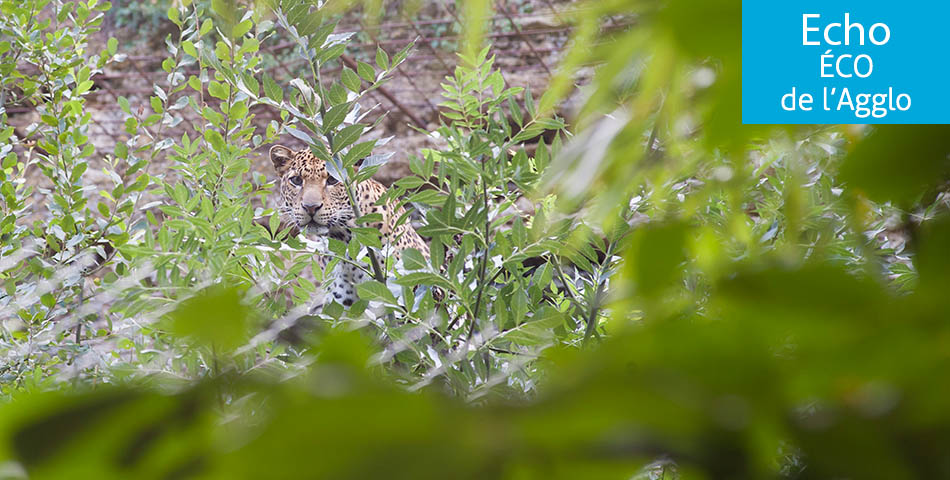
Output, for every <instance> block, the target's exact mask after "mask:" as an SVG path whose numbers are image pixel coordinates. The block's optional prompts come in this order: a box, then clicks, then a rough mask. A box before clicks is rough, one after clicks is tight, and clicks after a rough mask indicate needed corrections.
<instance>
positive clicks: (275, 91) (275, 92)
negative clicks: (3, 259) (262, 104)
mask: <svg viewBox="0 0 950 480" xmlns="http://www.w3.org/2000/svg"><path fill="white" fill-rule="evenodd" d="M263 76H264V95H266V96H267V98H269V99H271V100H273V101H275V102H277V103H280V102H282V101H284V91H283V90H282V89H281V88H280V85H277V82H275V81H274V79H273V78H271V76H270V75H268V74H266V73H264V74H263Z"/></svg>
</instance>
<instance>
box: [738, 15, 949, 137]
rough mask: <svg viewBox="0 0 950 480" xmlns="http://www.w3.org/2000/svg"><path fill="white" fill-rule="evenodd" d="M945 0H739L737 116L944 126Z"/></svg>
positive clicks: (762, 120) (749, 120)
mask: <svg viewBox="0 0 950 480" xmlns="http://www.w3.org/2000/svg"><path fill="white" fill-rule="evenodd" d="M948 21H950V0H917V1H914V0H910V1H906V2H893V1H886V2H885V1H883V0H860V1H857V0H852V1H844V0H804V1H781V0H778V1H776V0H743V2H742V122H743V123H746V124H831V123H871V124H925V123H926V124H935V123H950V61H948V57H950V35H948V31H950V29H948V28H947V22H948Z"/></svg>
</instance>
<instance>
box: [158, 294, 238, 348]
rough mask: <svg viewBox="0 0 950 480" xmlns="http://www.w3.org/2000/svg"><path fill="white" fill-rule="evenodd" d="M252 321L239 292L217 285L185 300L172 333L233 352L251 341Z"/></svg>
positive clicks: (173, 320) (172, 323) (176, 312)
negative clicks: (250, 328)
mask: <svg viewBox="0 0 950 480" xmlns="http://www.w3.org/2000/svg"><path fill="white" fill-rule="evenodd" d="M252 317H253V312H252V310H251V309H249V308H248V307H247V306H246V305H245V304H244V302H242V301H241V295H240V294H239V292H238V290H237V289H236V288H232V287H228V286H224V285H215V286H212V287H209V288H207V289H205V290H204V291H202V292H199V293H198V294H197V295H195V296H194V297H192V298H189V299H187V300H184V301H183V302H182V303H181V306H179V307H178V308H177V309H176V310H175V311H174V312H173V313H172V315H171V322H170V323H171V324H170V326H169V327H170V328H169V329H170V331H171V332H172V333H174V334H176V335H179V336H182V337H185V338H189V339H192V340H194V341H196V342H198V343H199V344H203V345H207V346H214V347H215V348H220V349H222V350H224V351H232V350H234V349H235V348H237V347H240V346H241V345H243V344H244V343H246V342H247V340H248V339H249V333H250V330H249V327H250V320H251V318H252Z"/></svg>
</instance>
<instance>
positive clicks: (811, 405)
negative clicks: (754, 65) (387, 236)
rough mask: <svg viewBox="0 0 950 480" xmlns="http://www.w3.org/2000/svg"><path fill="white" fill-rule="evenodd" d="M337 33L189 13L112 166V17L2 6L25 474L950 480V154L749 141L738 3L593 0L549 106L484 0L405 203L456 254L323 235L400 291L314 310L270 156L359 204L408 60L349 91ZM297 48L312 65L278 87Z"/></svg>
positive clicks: (381, 65) (3, 215) (295, 2)
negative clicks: (100, 121) (13, 114)
mask: <svg viewBox="0 0 950 480" xmlns="http://www.w3.org/2000/svg"><path fill="white" fill-rule="evenodd" d="M344 3H345V2H344ZM376 3H377V2H364V4H363V8H364V9H366V10H367V11H368V13H367V15H369V16H373V15H374V14H373V12H372V8H373V5H376ZM337 7H340V5H338V4H337V3H332V4H328V5H327V6H324V7H323V8H317V7H316V6H315V5H314V4H313V2H308V1H304V0H282V1H279V2H277V1H272V2H260V3H259V4H257V5H255V6H254V8H251V9H249V8H245V7H241V6H236V5H234V3H233V2H227V1H223V0H222V1H217V0H215V1H212V2H210V3H209V2H194V3H192V2H191V1H188V0H184V1H181V2H176V3H175V4H174V5H173V6H172V7H171V8H170V9H169V10H168V11H167V18H168V21H169V22H170V24H163V26H162V27H161V28H167V29H168V30H169V31H173V32H174V33H172V34H170V36H169V38H168V40H167V42H166V44H167V47H168V56H167V59H166V60H165V61H164V63H163V64H162V68H163V69H164V70H165V72H166V73H167V77H166V82H165V83H164V84H161V85H156V86H155V90H154V96H152V97H151V98H150V99H149V106H150V108H143V109H133V108H132V107H131V106H130V103H129V101H128V100H127V99H125V98H119V100H118V102H117V103H118V105H117V107H118V109H120V110H121V112H123V113H122V118H123V121H124V123H123V124H122V127H121V128H122V129H123V131H124V133H125V138H126V140H125V141H124V142H119V143H118V144H117V145H116V146H115V149H114V151H111V152H102V151H97V150H96V149H95V148H94V147H93V145H92V143H91V142H90V139H89V135H90V126H91V122H92V116H91V113H90V112H89V109H88V107H87V105H86V97H87V95H88V94H89V93H90V91H91V90H93V89H94V87H95V86H96V84H95V80H96V76H97V75H98V74H100V73H101V72H102V71H103V69H104V68H106V66H108V65H109V64H110V63H111V62H112V61H113V60H114V59H115V56H116V55H117V54H118V53H119V52H118V50H119V48H118V43H117V42H116V41H115V40H109V41H108V42H106V44H105V47H104V48H98V47H96V48H93V47H91V46H90V41H91V37H92V35H94V34H95V33H96V32H97V31H98V28H99V27H100V24H101V23H102V21H103V19H104V18H105V17H104V15H105V12H106V11H108V10H109V8H110V5H109V4H108V3H99V2H97V1H96V0H87V1H85V2H70V1H63V0H19V1H15V2H14V1H9V0H2V1H0V13H2V17H0V105H2V107H3V108H4V110H2V111H0V162H2V163H0V182H2V184H0V196H2V200H0V239H2V244H0V284H2V287H3V288H2V292H0V354H2V357H3V359H4V360H3V363H2V364H0V396H2V397H3V405H2V406H0V461H3V463H2V464H0V476H3V477H4V478H301V477H303V478H368V477H386V478H414V479H415V478H612V479H616V478H730V479H732V478H769V477H780V478H862V479H863V478H886V479H895V478H944V477H947V476H950V464H948V463H947V460H946V451H947V448H948V447H950V434H948V432H950V400H948V399H950V394H948V392H945V391H944V390H946V389H945V387H943V386H942V385H943V382H942V381H941V380H940V379H941V378H942V374H943V373H944V372H946V371H948V368H950V356H948V355H947V351H948V350H947V345H946V344H947V339H948V338H950V324H948V323H947V320H948V318H950V315H948V314H950V308H948V302H947V299H946V293H945V292H946V291H947V289H948V288H950V254H948V253H947V250H946V247H947V246H948V245H950V219H948V218H947V212H946V210H947V205H948V193H947V186H948V180H950V175H948V174H950V162H948V158H950V157H948V153H950V140H947V139H950V135H948V134H950V131H948V130H950V129H948V128H947V127H944V126H902V127H897V126H891V127H883V126H882V127H874V128H867V127H845V126H828V127H787V126H771V127H769V126H744V125H741V121H740V118H739V108H740V103H739V101H740V95H739V87H740V71H739V64H740V52H739V45H740V43H741V42H740V38H739V36H740V33H739V32H740V30H739V22H740V19H741V10H740V2H738V0H711V1H707V2H690V1H686V0H667V1H659V0H655V1H646V2H642V1H636V2H635V1H624V0H618V1H609V2H600V1H597V2H589V3H586V4H584V5H583V8H579V9H577V10H576V12H574V13H570V14H568V13H565V16H567V17H569V19H570V21H571V22H573V23H574V25H575V29H574V33H573V36H574V37H573V39H572V42H571V46H570V47H569V49H568V51H567V52H565V57H564V59H563V62H562V64H561V66H560V69H559V71H558V73H557V74H556V75H555V76H554V77H553V78H552V81H551V85H550V87H549V89H548V90H547V91H545V92H543V94H541V95H538V92H534V93H532V92H530V91H529V90H527V89H523V88H520V87H519V86H517V85H512V86H507V85H506V82H505V78H504V73H505V72H503V71H499V70H496V69H495V68H494V63H493V60H494V57H493V56H492V55H491V48H490V46H488V45H487V44H486V43H485V42H484V41H483V35H484V33H485V32H484V31H483V29H484V26H485V25H484V23H483V22H482V21H481V19H483V18H485V17H486V16H487V15H488V14H489V13H490V4H489V2H485V1H480V2H479V1H472V2H465V4H464V8H463V11H464V16H463V17H462V18H463V21H464V23H465V25H463V27H464V31H465V41H464V42H463V43H462V46H461V49H460V52H459V63H458V67H457V68H456V70H455V73H454V75H453V76H451V77H448V78H446V79H445V81H444V83H443V88H444V103H443V104H442V106H441V108H442V112H443V118H442V122H441V124H440V125H439V126H438V127H437V128H436V129H434V130H433V131H431V132H426V133H427V134H428V135H430V136H431V137H433V138H434V139H436V140H437V144H438V145H439V147H437V148H435V147H434V148H430V149H425V150H421V151H419V152H411V155H410V162H409V167H410V170H411V172H412V175H410V176H407V177H405V178H403V179H401V180H399V181H397V182H396V183H395V184H394V186H393V187H392V188H391V189H390V196H389V198H391V199H393V200H396V201H399V202H401V203H402V204H403V205H405V206H406V208H407V210H410V211H415V212H418V213H419V214H420V216H421V217H422V220H421V222H419V223H420V226H419V228H418V231H419V233H420V234H422V235H423V236H424V237H426V238H427V239H431V240H430V241H431V244H430V248H431V252H432V253H431V258H430V259H428V260H427V259H425V258H424V257H423V256H422V255H421V254H418V252H414V251H410V252H407V253H405V254H404V257H403V260H402V261H401V262H395V261H394V260H393V259H392V258H391V256H390V255H389V252H387V251H386V249H384V248H381V245H382V243H381V241H380V238H379V233H378V231H376V230H374V229H372V228H367V227H361V228H358V229H356V230H355V235H354V238H353V240H352V241H351V242H350V243H349V244H343V243H342V242H339V241H336V240H333V239H330V240H328V242H327V251H326V252H324V253H323V254H325V255H326V256H327V258H328V259H329V265H327V268H326V272H329V271H330V270H331V269H332V268H333V266H334V265H335V264H338V263H339V262H350V263H353V264H356V265H358V266H359V267H360V268H363V269H364V270H365V271H366V272H367V274H369V275H370V276H371V277H372V280H370V281H368V282H366V283H364V284H362V285H360V286H359V289H358V293H359V296H360V298H361V300H360V301H359V302H357V303H356V304H354V305H353V306H352V307H350V308H349V309H343V308H342V307H340V306H339V305H337V304H329V305H328V306H326V307H325V308H323V309H316V310H315V309H313V306H314V305H313V303H314V302H313V299H314V298H315V295H316V293H317V291H318V290H319V289H320V288H321V285H320V284H321V283H324V284H325V283H327V282H328V281H329V280H328V279H327V278H326V277H327V275H325V274H324V270H323V269H321V267H320V262H318V261H317V257H316V255H315V253H314V248H313V246H312V244H311V243H309V242H306V241H305V240H304V239H303V238H302V237H295V236H293V235H291V232H290V231H289V229H286V228H284V229H283V230H281V225H280V219H279V218H278V216H277V214H276V212H274V211H273V210H272V209H270V208H268V206H267V203H266V198H267V197H268V196H270V195H274V193H273V190H274V183H273V179H272V178H271V179H268V178H263V177H261V176H260V175H258V174H251V173H250V171H251V170H250V166H251V162H266V161H267V160H266V159H265V158H263V156H262V154H261V153H260V152H264V151H266V148H267V147H268V146H269V145H271V144H273V143H275V142H278V140H279V139H280V138H281V137H283V136H285V135H289V136H292V137H293V138H295V139H297V140H299V141H300V142H303V143H304V144H306V145H307V147H308V148H309V149H310V150H311V152H313V153H314V154H315V155H316V156H317V157H319V158H321V159H323V160H325V161H326V162H327V163H328V165H331V170H332V171H334V176H335V177H336V178H337V179H338V180H339V181H341V182H342V183H343V184H344V185H345V188H347V189H348V190H349V191H350V192H351V193H350V197H351V199H352V191H353V187H354V186H355V185H356V184H357V183H358V182H360V181H363V180H365V179H367V178H369V177H370V176H372V175H373V173H374V172H376V170H377V169H378V168H379V166H380V165H382V164H383V163H385V162H386V161H387V159H388V155H387V154H385V153H384V151H385V143H386V139H385V138H383V139H382V140H376V138H378V135H375V133H376V132H374V130H377V129H380V125H379V123H380V122H378V121H377V122H369V121H367V120H366V118H367V115H366V114H367V113H368V112H367V111H366V108H365V105H364V104H365V102H363V103H361V102H360V100H362V99H363V98H364V96H365V95H366V94H367V93H368V92H370V91H372V90H373V89H377V88H379V87H380V86H381V85H383V84H384V83H385V82H386V81H387V80H388V79H389V78H390V77H391V76H392V75H393V72H394V71H395V69H396V68H397V67H398V66H399V65H400V64H401V63H403V62H404V61H405V60H406V59H407V58H409V56H411V55H412V52H413V45H412V44H410V45H406V46H405V48H403V49H401V50H400V51H398V52H386V51H384V50H383V49H379V50H378V52H377V54H376V58H375V62H374V64H370V63H364V62H359V63H358V64H357V68H356V69H355V70H353V69H349V68H343V69H342V70H341V71H340V72H339V73H334V74H333V76H332V78H331V77H330V76H329V75H328V74H326V73H325V66H326V65H327V64H328V63H332V62H334V61H336V60H337V59H338V58H339V57H340V55H341V54H343V52H344V51H345V49H346V46H347V43H348V42H349V41H350V36H349V35H345V34H338V33H334V32H335V28H336V20H337V19H338V18H339V17H338V16H339V14H340V12H341V11H342V10H337V9H336V8H337ZM377 7H378V6H377ZM123 8H124V10H123V11H122V12H124V13H123V14H130V15H131V13H129V12H127V11H126V10H127V9H128V7H123ZM144 11H145V10H143V12H144ZM631 15H635V16H636V25H635V27H634V28H631V29H629V30H625V31H613V32H612V33H606V34H604V33H601V28H600V26H601V24H602V23H603V21H604V19H605V18H612V17H622V16H631ZM275 38H285V39H290V40H292V41H293V42H294V43H295V44H296V47H295V50H294V55H297V56H298V57H299V58H300V60H301V61H302V63H303V64H304V65H306V66H307V67H308V69H305V71H306V70H309V71H308V72H307V74H305V75H303V76H301V77H299V78H295V79H293V80H291V81H289V82H287V83H286V84H283V83H282V82H280V83H279V82H278V81H276V80H275V79H273V78H272V77H271V76H269V75H268V74H267V73H265V72H264V71H263V69H262V65H264V64H266V63H267V62H268V61H269V59H268V58H267V56H268V55H269V54H268V53H266V51H265V50H264V46H265V45H266V43H267V42H269V41H273V40H274V39H275ZM592 64H593V65H596V66H597V69H596V74H595V77H594V80H593V82H592V83H591V84H590V85H587V86H585V87H583V88H584V89H585V93H586V94H587V95H586V97H585V98H586V100H585V102H584V104H583V107H582V108H581V109H580V112H579V113H578V115H577V116H576V118H572V119H571V124H570V125H568V124H566V123H565V121H564V120H563V119H562V118H560V117H558V115H556V112H557V107H558V105H559V104H560V103H561V102H562V101H563V100H564V99H565V97H566V96H567V95H568V94H569V93H570V91H571V89H572V88H573V77H572V75H573V74H574V73H575V72H576V71H577V69H578V68H580V67H582V66H586V65H592ZM10 106H31V107H35V109H36V111H37V113H38V114H39V115H38V117H37V119H38V120H37V122H36V123H35V124H33V125H30V126H29V127H28V128H27V129H26V130H24V131H20V130H19V129H17V130H15V129H14V127H13V126H12V124H11V123H10V117H9V115H8V113H7V108H9V107H10ZM264 109H271V110H273V111H276V112H278V114H277V120H274V121H271V122H267V123H266V124H264V123H265V122H261V121H259V120H256V118H255V117H256V115H257V113H258V112H260V111H262V110H264ZM169 132H176V133H175V134H171V133H169ZM93 161H95V162H96V163H95V165H100V164H101V165H104V166H105V167H104V172H103V173H104V174H105V175H106V176H107V177H108V178H109V179H110V181H111V183H112V185H111V186H110V187H109V188H101V189H100V188H98V187H96V186H90V185H91V184H90V183H89V182H87V181H86V179H87V178H88V175H90V171H91V170H89V167H90V165H91V164H93ZM374 215H378V214H369V213H366V212H361V215H360V218H359V222H360V223H364V224H365V223H368V222H374V221H379V217H378V216H374ZM400 221H402V222H410V221H413V220H412V218H410V216H409V215H407V216H406V217H405V218H402V219H400ZM285 227H286V226H285Z"/></svg>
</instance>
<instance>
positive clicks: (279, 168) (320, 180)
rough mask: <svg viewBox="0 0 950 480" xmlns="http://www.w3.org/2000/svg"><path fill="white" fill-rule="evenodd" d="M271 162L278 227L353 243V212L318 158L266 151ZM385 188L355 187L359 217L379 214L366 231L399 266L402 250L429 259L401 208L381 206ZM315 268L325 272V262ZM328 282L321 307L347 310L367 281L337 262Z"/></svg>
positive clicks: (279, 148) (305, 152) (278, 148)
mask: <svg viewBox="0 0 950 480" xmlns="http://www.w3.org/2000/svg"><path fill="white" fill-rule="evenodd" d="M269 157H270V160H271V163H273V167H274V170H275V172H276V174H277V176H278V177H279V182H278V196H279V203H278V207H277V211H278V214H279V216H280V218H281V222H282V223H284V224H287V225H289V226H292V227H295V229H296V230H298V231H299V232H302V233H304V234H305V235H306V236H309V237H312V236H318V237H319V236H327V237H330V238H334V239H337V240H339V241H341V242H344V243H349V242H350V240H351V239H352V236H353V233H352V230H351V229H353V228H355V227H357V224H356V217H357V215H356V212H355V211H354V210H353V205H352V203H351V202H350V197H349V193H348V192H347V189H346V185H345V184H343V183H341V182H339V181H338V180H337V179H336V178H335V177H333V176H331V175H330V174H329V172H328V171H327V165H326V161H324V160H322V159H320V158H318V157H317V156H316V155H314V154H313V153H312V152H311V151H310V150H309V149H301V150H292V149H290V148H288V147H285V146H283V145H274V146H272V147H271V149H270V152H269ZM386 191H387V189H386V187H385V186H384V185H383V184H381V183H379V182H378V181H376V180H373V179H367V180H364V181H362V182H359V183H357V184H356V185H355V186H354V189H353V192H352V193H353V196H354V199H355V201H356V202H355V203H356V205H357V207H358V209H359V214H360V215H368V214H373V213H378V214H380V216H381V217H382V218H381V220H379V221H376V222H370V223H369V224H367V225H365V226H369V227H371V228H375V229H377V230H378V231H379V233H380V240H381V243H382V247H383V248H382V249H381V251H382V252H386V253H387V254H389V255H392V256H393V257H394V259H395V260H396V261H397V262H398V261H399V260H400V259H401V258H402V253H403V252H404V251H406V250H407V249H410V248H412V249H416V250H418V251H419V252H420V253H421V254H422V255H423V257H424V258H426V259H427V260H428V258H429V245H428V244H427V243H426V241H425V240H424V239H423V238H422V236H420V235H419V233H418V232H417V231H416V230H415V228H414V227H413V226H412V225H411V224H410V223H409V222H407V221H404V222H401V223H400V222H399V220H400V219H401V218H402V217H403V216H405V215H406V210H405V208H404V207H402V206H401V205H399V204H398V203H397V202H396V201H393V200H392V199H389V200H386V201H383V202H380V198H381V197H383V195H384V194H385V193H386ZM320 260H321V261H320V263H321V265H322V266H323V267H326V261H325V257H324V256H321V257H320ZM330 278H331V279H332V282H331V285H330V288H329V291H327V292H326V295H327V296H326V299H327V300H329V301H327V300H325V301H324V303H323V305H326V304H328V303H329V302H332V301H335V302H337V303H339V304H341V305H343V306H344V307H350V306H351V305H353V304H354V303H355V302H356V301H357V300H358V299H359V298H358V296H357V293H356V291H357V290H356V286H357V285H359V284H360V283H363V282H365V281H366V280H368V279H369V276H368V275H367V274H366V271H365V270H364V269H363V268H361V267H359V266H357V265H354V264H353V263H349V262H340V263H338V264H337V265H336V266H335V267H334V269H333V271H332V272H331V274H330Z"/></svg>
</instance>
